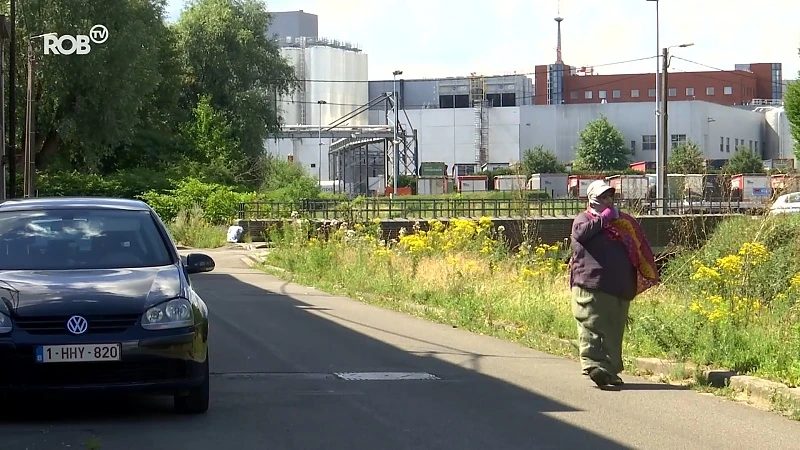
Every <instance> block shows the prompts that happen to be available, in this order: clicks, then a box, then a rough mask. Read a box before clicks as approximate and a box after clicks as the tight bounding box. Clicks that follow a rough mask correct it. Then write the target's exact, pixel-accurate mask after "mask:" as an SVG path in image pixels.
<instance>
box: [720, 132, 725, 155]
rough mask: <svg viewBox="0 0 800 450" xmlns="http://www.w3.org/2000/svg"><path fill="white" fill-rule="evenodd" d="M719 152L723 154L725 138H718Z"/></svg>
mask: <svg viewBox="0 0 800 450" xmlns="http://www.w3.org/2000/svg"><path fill="white" fill-rule="evenodd" d="M719 152H720V153H725V138H724V137H722V136H720V137H719Z"/></svg>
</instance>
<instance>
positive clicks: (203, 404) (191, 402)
mask: <svg viewBox="0 0 800 450" xmlns="http://www.w3.org/2000/svg"><path fill="white" fill-rule="evenodd" d="M204 366H205V377H204V378H203V382H202V383H200V385H199V386H195V387H193V388H191V389H189V392H188V393H187V394H184V395H180V394H176V395H175V398H174V401H175V410H176V411H177V412H179V413H182V414H205V413H206V412H207V411H208V400H209V378H210V376H209V365H208V356H206V362H205V364H204Z"/></svg>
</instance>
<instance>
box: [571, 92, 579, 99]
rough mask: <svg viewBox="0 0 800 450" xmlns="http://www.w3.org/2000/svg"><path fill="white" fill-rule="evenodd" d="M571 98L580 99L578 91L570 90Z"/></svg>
mask: <svg viewBox="0 0 800 450" xmlns="http://www.w3.org/2000/svg"><path fill="white" fill-rule="evenodd" d="M569 98H570V99H571V100H577V99H578V91H572V92H570V93H569Z"/></svg>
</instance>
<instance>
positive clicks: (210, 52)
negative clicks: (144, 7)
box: [175, 0, 297, 159]
mask: <svg viewBox="0 0 800 450" xmlns="http://www.w3.org/2000/svg"><path fill="white" fill-rule="evenodd" d="M270 21H271V18H270V15H269V13H268V12H267V10H266V8H265V5H264V3H263V2H261V1H258V0H192V1H191V2H189V3H188V4H187V8H186V9H185V10H184V11H183V13H182V14H181V16H180V19H179V20H178V22H177V23H176V25H175V29H176V31H177V34H178V48H179V49H180V50H181V57H182V64H183V69H184V77H185V86H184V92H183V99H182V103H183V105H184V107H185V108H187V109H194V107H195V106H196V105H197V103H198V102H199V101H200V99H201V95H203V94H209V95H210V96H211V105H212V106H213V107H214V109H215V110H217V111H220V112H221V113H223V114H224V115H225V117H226V118H227V120H228V121H229V122H230V125H231V129H232V132H233V134H234V136H235V137H236V139H237V141H238V142H239V145H240V146H241V149H242V151H243V153H244V154H245V155H247V156H249V157H251V158H253V159H255V158H257V157H258V156H259V155H261V154H262V153H263V151H264V139H265V138H266V137H267V136H268V135H269V133H271V132H276V131H278V130H279V129H280V126H281V117H280V112H279V111H278V110H277V109H276V102H275V96H276V95H283V94H289V93H291V92H292V91H293V90H294V88H295V87H296V86H297V81H296V79H295V76H294V70H293V69H292V67H291V66H290V65H289V63H288V62H287V61H286V59H284V58H283V57H282V56H281V54H280V50H279V48H278V46H277V43H276V42H274V41H273V40H271V39H270V38H269V37H268V36H267V33H266V32H265V30H266V29H267V27H268V25H269V24H270Z"/></svg>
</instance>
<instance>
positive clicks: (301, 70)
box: [297, 37, 322, 125]
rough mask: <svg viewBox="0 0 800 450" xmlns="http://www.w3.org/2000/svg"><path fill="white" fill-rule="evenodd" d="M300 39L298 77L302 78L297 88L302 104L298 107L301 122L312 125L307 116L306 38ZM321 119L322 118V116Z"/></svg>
mask: <svg viewBox="0 0 800 450" xmlns="http://www.w3.org/2000/svg"><path fill="white" fill-rule="evenodd" d="M298 39H299V40H300V58H298V60H297V79H298V80H300V83H301V85H300V89H298V90H297V94H298V95H297V101H298V103H299V104H300V107H299V109H298V111H299V113H300V124H301V125H311V124H310V123H308V118H307V117H306V109H307V108H308V103H307V102H306V81H305V80H306V38H305V37H299V38H298ZM320 120H322V118H321V117H320Z"/></svg>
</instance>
